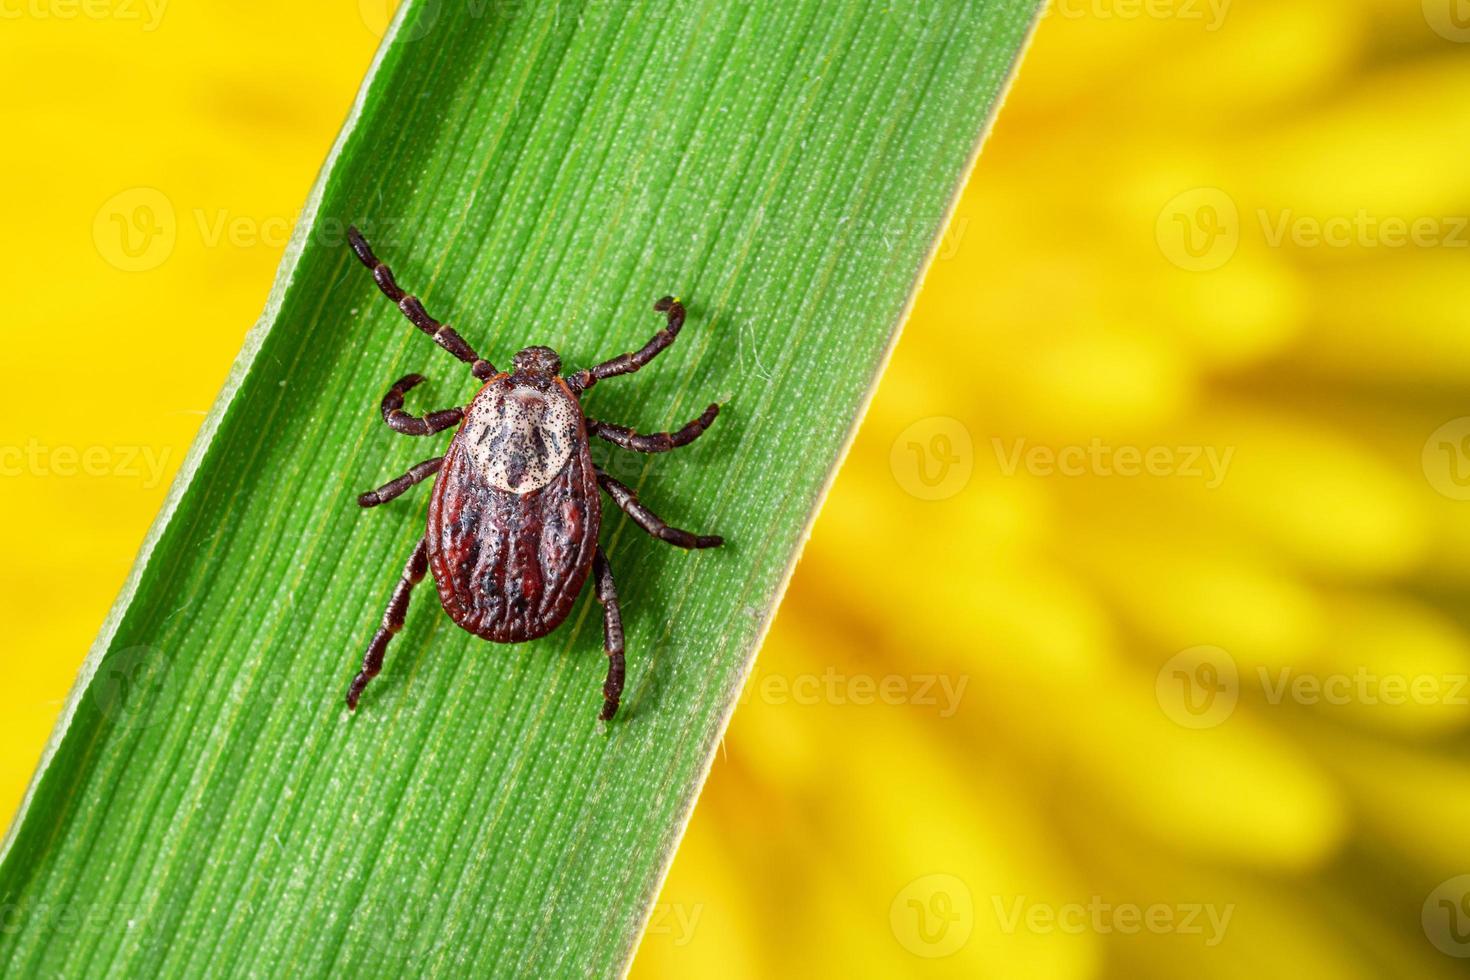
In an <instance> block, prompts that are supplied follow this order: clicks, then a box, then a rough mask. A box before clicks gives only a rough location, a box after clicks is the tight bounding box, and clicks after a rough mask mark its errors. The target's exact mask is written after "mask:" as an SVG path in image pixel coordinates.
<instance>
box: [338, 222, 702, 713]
mask: <svg viewBox="0 0 1470 980" xmlns="http://www.w3.org/2000/svg"><path fill="white" fill-rule="evenodd" d="M347 239H348V242H349V243H350V244H351V246H352V251H353V252H354V253H355V254H356V255H357V257H358V258H359V259H360V260H361V261H362V264H363V265H365V266H367V267H368V268H369V269H371V270H372V274H373V281H374V282H376V283H377V284H378V288H379V289H380V290H382V292H383V295H385V296H387V297H388V298H389V299H390V300H392V301H393V302H394V303H396V304H397V305H398V308H399V310H401V311H402V312H403V315H404V316H406V317H408V319H409V321H410V322H411V323H413V325H414V326H416V327H418V328H419V329H420V330H422V331H423V332H424V333H426V334H428V335H429V336H430V337H433V338H434V342H435V343H437V344H438V345H439V346H440V347H442V348H444V349H445V350H447V351H448V352H449V353H451V354H453V355H454V356H455V357H457V358H459V359H460V360H461V361H463V362H464V363H466V364H468V365H469V366H470V371H471V372H472V373H473V374H474V376H475V377H476V378H477V379H478V380H480V381H481V382H483V386H482V387H481V388H480V390H479V392H477V393H476V394H475V397H474V398H473V399H472V400H471V401H470V403H469V404H468V405H465V406H463V407H460V408H446V409H441V410H439V411H436V412H429V413H428V414H427V415H423V416H417V415H411V414H409V413H408V412H406V411H404V409H403V397H404V395H405V394H407V393H408V392H409V391H410V390H411V389H412V388H414V387H415V386H416V385H418V384H419V383H420V382H422V381H423V380H424V379H423V378H422V377H421V376H419V375H417V374H410V375H408V376H407V377H404V378H400V379H399V380H398V381H395V382H394V383H393V387H391V388H389V389H388V393H387V394H386V395H384V396H383V402H382V413H383V421H384V422H386V423H387V424H388V427H389V428H391V429H392V430H393V431H395V432H401V433H403V434H404V435H409V436H428V435H433V434H434V433H436V432H443V431H444V430H445V429H449V428H452V427H454V426H458V427H459V428H458V430H457V431H456V432H455V434H454V438H453V439H451V440H450V442H449V449H448V450H447V451H446V452H445V453H444V455H442V456H435V457H432V458H430V459H426V460H424V461H423V462H422V463H419V464H418V465H417V466H415V467H413V468H412V469H410V470H409V471H408V472H407V473H405V474H403V475H402V476H400V477H398V479H396V480H392V481H390V482H388V483H385V484H384V485H383V486H381V487H379V488H378V489H376V490H370V491H368V492H367V493H365V494H363V495H362V496H360V497H358V498H357V502H358V504H359V505H361V506H363V507H377V506H379V505H380V504H384V503H387V502H388V501H390V500H392V499H393V498H395V497H397V496H399V495H401V494H402V493H404V492H405V491H406V490H408V489H409V488H410V487H412V486H414V485H416V484H418V483H422V482H423V481H424V480H427V479H428V478H429V477H431V476H435V475H436V474H437V479H436V480H435V481H434V489H433V496H432V497H431V498H430V501H429V522H428V529H427V531H426V532H425V534H424V536H423V538H422V539H420V541H419V543H418V544H417V545H416V546H415V547H414V549H413V554H412V555H410V556H409V559H408V564H407V565H406V566H405V567H404V569H403V578H402V579H401V580H400V581H399V583H398V586H397V588H395V589H394V590H393V597H392V598H391V599H389V600H388V608H387V610H386V611H385V612H384V613H383V625H382V626H381V627H380V628H379V629H378V631H377V633H375V634H374V635H373V638H372V641H371V642H370V643H368V647H367V652H366V653H365V654H364V655H363V658H362V670H361V671H360V672H359V673H358V675H357V676H356V677H355V678H353V681H352V686H351V687H350V688H349V689H348V691H347V706H348V707H349V708H352V709H354V710H355V709H356V708H357V702H358V698H360V697H361V696H362V692H363V689H364V688H365V687H367V684H368V682H369V681H371V680H372V679H373V678H374V677H376V676H377V675H378V672H379V671H380V670H382V668H383V654H384V653H385V652H386V651H387V649H388V641H389V640H391V639H392V638H393V636H394V634H396V633H397V632H398V631H399V630H401V629H402V628H403V621H404V617H405V615H406V614H407V612H408V599H409V595H410V593H411V592H412V591H413V587H414V586H415V585H417V584H418V583H419V582H421V581H423V578H424V575H425V574H427V573H430V572H432V573H433V575H434V584H435V585H436V586H438V589H439V603H440V604H441V605H442V606H443V607H444V611H445V612H447V613H448V614H449V616H450V618H451V619H453V620H454V622H455V624H456V625H458V626H459V627H460V628H461V629H463V630H466V631H468V632H470V633H473V634H475V635H476V636H478V637H481V638H483V639H486V640H492V641H494V642H496V643H520V642H522V641H524V640H533V639H535V638H536V637H538V636H545V635H546V634H547V633H550V632H551V631H552V630H554V629H556V627H557V626H559V625H560V624H561V622H562V620H564V619H566V618H567V614H568V613H570V612H571V609H572V605H573V604H574V603H575V602H576V600H577V595H578V594H579V593H580V592H581V591H582V586H583V585H584V584H585V583H586V581H587V579H588V577H589V576H590V577H591V578H592V580H593V588H594V590H595V593H596V596H597V601H598V602H599V603H600V604H601V605H602V635H603V649H604V650H605V651H606V652H607V680H606V681H605V683H604V684H603V687H602V698H603V703H602V712H601V714H600V715H599V717H600V718H602V719H603V720H604V721H606V720H609V719H611V718H612V716H613V715H614V714H615V713H616V712H617V710H618V703H619V702H620V701H621V699H622V694H623V673H624V666H625V664H624V657H623V620H622V612H621V610H620V609H619V606H618V592H617V587H616V586H615V585H614V584H613V575H612V569H611V568H610V567H609V565H608V562H607V555H605V554H604V553H603V551H602V548H601V547H600V546H599V545H598V543H597V533H598V530H599V527H600V525H601V521H602V500H601V498H600V497H599V495H598V488H599V487H600V488H601V489H602V490H604V491H606V492H607V495H608V496H609V497H611V498H612V499H613V502H614V503H616V504H617V505H618V506H619V507H621V508H622V509H623V510H624V511H625V512H627V514H628V516H629V517H631V518H632V519H633V522H634V523H635V524H637V525H638V526H639V527H641V528H643V530H645V531H647V532H648V533H649V534H651V535H653V536H654V537H656V538H658V539H659V540H661V541H667V542H668V543H669V544H672V545H676V546H678V547H680V548H714V547H717V546H719V545H720V544H723V543H724V542H723V541H722V539H721V538H719V537H717V536H715V535H703V534H691V533H689V532H688V531H683V530H680V529H679V528H676V527H670V526H669V525H668V524H666V523H664V521H663V520H662V519H661V518H659V517H658V515H656V514H655V513H654V512H653V511H651V510H649V509H648V508H647V507H646V506H644V505H643V504H642V503H641V502H640V501H639V500H638V497H637V495H636V494H635V493H634V492H633V491H632V490H631V489H629V488H628V487H627V486H625V485H623V484H621V483H619V482H618V481H617V480H614V479H613V478H612V477H610V476H608V475H607V474H606V473H604V472H603V471H602V470H601V469H600V468H599V467H597V466H596V465H595V464H594V463H593V462H592V453H591V446H590V438H591V437H592V436H596V437H597V438H599V439H605V440H607V441H608V442H610V443H612V444H613V445H615V446H621V447H622V448H623V449H630V450H633V451H634V452H640V453H663V452H668V451H669V450H670V449H674V448H677V447H679V446H687V445H688V444H689V443H691V442H693V441H694V440H695V439H697V438H699V436H700V435H701V434H703V433H704V430H705V429H707V428H709V425H710V423H711V422H713V421H714V419H715V416H716V415H717V414H718V413H719V410H720V409H719V406H718V405H711V406H709V407H708V408H706V409H705V410H704V412H703V414H701V415H700V416H699V418H697V419H695V420H694V421H692V422H690V423H689V424H688V425H685V426H684V427H683V428H682V429H680V430H679V431H677V432H656V433H652V434H648V435H642V434H639V433H637V432H634V431H633V430H632V429H630V428H628V427H626V426H622V425H614V424H612V423H611V422H600V421H598V420H597V419H593V418H588V417H587V415H586V414H585V413H584V412H583V411H582V401H581V399H582V395H583V394H585V393H586V392H587V391H588V390H589V389H590V388H591V387H592V386H593V385H595V384H597V382H599V381H603V380H605V379H607V378H613V377H616V376H618V375H620V374H632V373H633V372H634V371H637V370H638V369H639V368H641V367H643V366H644V365H645V364H647V363H648V362H649V361H651V360H653V359H654V358H655V357H656V356H658V354H659V353H660V352H662V351H663V350H665V349H666V348H667V347H668V346H669V345H670V344H672V343H673V342H674V338H675V337H677V336H679V330H680V328H681V327H683V326H684V306H683V304H681V303H680V302H679V301H678V300H677V299H674V298H673V297H671V296H665V297H664V298H663V299H661V300H659V301H658V302H657V303H655V304H654V307H653V308H654V310H655V311H657V312H659V313H663V314H665V315H666V317H667V323H666V324H665V325H664V327H663V329H661V330H659V331H658V333H656V334H654V335H653V339H652V340H650V341H649V342H648V343H646V344H644V345H643V347H642V348H641V349H640V350H638V351H637V352H636V353H632V354H620V355H618V356H617V357H614V358H613V359H612V360H609V361H603V362H602V363H601V364H598V365H596V366H594V367H590V368H583V369H582V370H580V371H574V372H572V373H571V374H568V375H563V374H562V373H561V358H560V357H559V356H558V355H557V353H556V351H554V350H552V349H551V348H550V347H527V348H526V349H524V350H522V351H521V352H520V353H518V354H516V355H515V357H514V358H513V359H512V362H511V370H510V371H508V372H507V371H497V370H496V369H495V367H494V366H492V365H491V364H490V362H489V361H486V360H485V359H484V358H482V357H480V356H479V355H477V354H476V353H475V352H474V350H473V349H472V348H471V347H470V345H469V344H467V343H466V342H465V341H464V338H462V337H461V336H460V335H459V334H458V333H456V332H455V331H454V330H453V329H452V328H451V327H449V326H446V325H445V324H442V323H440V322H438V321H437V320H435V319H434V318H433V317H431V316H429V314H428V313H427V312H426V311H425V310H424V305H423V303H421V302H419V300H418V298H417V297H414V296H411V295H409V294H408V293H405V292H404V291H403V290H402V289H400V288H399V287H398V283H397V282H396V281H394V278H393V273H392V271H390V270H389V268H388V266H386V265H385V264H383V263H382V262H380V261H379V260H378V257H377V256H376V255H374V254H373V251H372V249H371V248H370V247H369V246H368V243H367V241H366V240H365V239H364V238H363V237H362V235H361V234H360V233H359V232H358V230H357V229H356V228H349V229H348V230H347Z"/></svg>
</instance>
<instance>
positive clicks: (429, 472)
mask: <svg viewBox="0 0 1470 980" xmlns="http://www.w3.org/2000/svg"><path fill="white" fill-rule="evenodd" d="M442 465H444V457H443V456H435V457H434V458H433V459H426V460H424V461H423V462H422V463H419V464H418V465H417V466H415V467H414V468H413V469H411V470H409V471H408V472H407V473H405V474H403V475H402V476H400V477H399V478H398V479H396V480H389V481H388V482H387V483H385V484H383V485H382V486H381V487H378V489H376V490H369V491H368V492H367V493H365V494H362V495H361V496H359V497H358V498H357V505H358V506H359V507H376V506H378V505H379V504H386V503H387V502H388V501H390V500H392V499H393V498H394V497H397V496H400V495H401V494H402V493H403V492H404V491H405V490H407V489H408V488H409V487H412V486H416V485H417V484H420V483H423V482H424V481H425V480H427V479H428V478H429V477H431V476H433V475H434V474H435V473H438V472H439V467H440V466H442Z"/></svg>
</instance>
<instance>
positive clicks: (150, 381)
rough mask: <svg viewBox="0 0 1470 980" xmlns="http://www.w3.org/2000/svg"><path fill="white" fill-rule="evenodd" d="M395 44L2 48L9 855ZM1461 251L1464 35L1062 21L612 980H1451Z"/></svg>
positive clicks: (16, 40)
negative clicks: (253, 330)
mask: <svg viewBox="0 0 1470 980" xmlns="http://www.w3.org/2000/svg"><path fill="white" fill-rule="evenodd" d="M386 14H387V4H386V3H385V2H384V0H377V2H371V0H362V2H360V3H359V2H352V0H337V2H333V3H328V4H307V5H301V4H287V3H284V2H279V0H269V2H257V3H254V4H249V5H242V4H226V3H223V2H219V0H210V2H206V0H193V2H189V3H172V2H169V0H152V2H151V3H150V2H143V0H138V2H136V3H134V2H128V3H123V2H121V0H102V2H99V3H97V4H92V5H81V4H74V3H62V2H59V0H35V2H29V0H28V2H27V3H24V4H7V5H4V6H0V17H3V20H4V22H3V24H0V79H3V83H4V84H3V89H4V91H6V92H8V93H10V97H9V98H8V99H7V120H6V122H7V126H6V129H7V146H8V152H7V153H6V154H4V157H3V160H0V174H3V175H4V177H5V178H6V179H5V181H4V184H5V187H6V188H7V191H8V194H7V204H6V207H5V209H4V215H5V221H4V230H5V234H4V236H3V238H0V262H3V268H4V272H5V282H6V289H5V307H6V309H5V322H6V324H7V325H6V327H5V328H4V330H5V334H4V336H5V352H6V353H5V359H4V361H5V370H4V372H3V380H4V387H5V397H6V405H7V407H6V410H5V411H4V412H0V476H3V477H4V479H0V527H3V530H0V540H3V541H4V543H5V551H6V561H5V562H4V563H3V566H0V621H3V622H4V623H5V631H6V638H5V641H4V642H3V643H0V678H3V680H0V719H3V721H0V725H3V731H0V811H3V812H4V813H7V814H8V813H11V812H13V810H14V807H15V805H16V804H17V803H18V801H19V799H20V796H21V794H22V792H23V790H24V787H25V784H26V782H27V780H28V779H29V777H30V773H31V770H32V768H33V766H34V765H35V761H36V759H37V757H38V756H39V754H40V751H41V748H42V745H43V744H44V742H45V739H46V737H47V735H48V733H49V731H50V728H51V725H52V723H53V721H54V718H55V716H56V714H57V711H58V709H59V708H60V705H61V703H62V700H63V698H64V697H65V694H66V692H67V690H68V688H69V686H70V683H71V680H72V677H73V675H74V673H75V671H76V669H77V667H78V665H79V664H80V662H81V660H82V657H83V654H84V652H85V651H86V649H87V646H88V644H89V642H90V640H91V638H92V636H93V634H94V632H95V631H96V629H97V627H98V625H99V624H100V622H101V621H102V619H103V617H104V615H105V613H106V611H107V609H108V607H109V606H110V604H111V602H112V599H113V597H114V595H115V593H116V591H117V589H118V587H119V586H120V585H121V583H122V581H123V579H124V577H125V575H126V572H127V570H128V568H129V566H130V564H131V561H132V558H133V554H134V552H135V549H136V548H137V545H138V544H139V542H140V541H141V540H142V537H143V535H144V532H145V530H146V528H147V525H148V523H149V521H150V520H151V519H152V517H153V515H154V513H155V512H156V510H157V508H158V506H159V504H160V502H161V501H162V498H163V495H164V493H165V490H166V488H167V485H168V480H169V479H170V478H171V477H172V475H173V473H174V471H175V469H176V468H177V466H178V465H179V463H180V462H181V461H182V459H183V455H184V452H185V450H186V447H187V446H188V443H189V441H190V439H191V437H192V436H193V433H194V431H195V429H196V428H197V426H198V424H199V422H200V420H201V418H202V417H203V414H204V412H205V410H206V409H207V408H208V407H209V405H210V404H211V402H212V400H213V398H214V395H215V393H216V392H217V390H218V388H219V386H220V384H221V383H222V381H223V379H224V376H225V374H226V371H227V369H228V367H229V365H230V363H231V361H232V359H233V357H234V355H235V353H236V351H237V350H238V348H239V345H240V342H241V339H242V337H243V335H244V333H245V331H246V330H247V328H248V327H249V326H250V325H251V323H252V322H253V321H254V319H255V317H256V315H257V314H258V312H259V310H260V308H261V305H262V303H263V301H264V299H265V295H266V292H267V289H268V287H269V285H270V282H271V278H272V275H273V273H274V269H275V266H276V263H277V261H278V259H279V256H280V254H281V251H282V249H283V247H284V245H285V240H286V237H287V235H288V233H289V230H290V227H291V225H292V222H293V220H294V216H295V211H296V209H297V208H298V207H299V205H300V202H301V201H302V199H303V198H304V196H305V194H306V191H307V189H308V187H309V186H310V184H311V181H312V179H313V177H314V175H315V172H316V168H317V166H318V164H319V163H320V161H321V159H322V158H323V156H324V154H325V152H326V150H327V148H328V146H329V145H330V142H331V140H332V139H333V137H334V135H335V133H336V130H337V127H338V125H339V123H340V122H341V120H342V118H343V116H344V114H345V112H346V109H347V106H348V104H349V102H350V100H351V98H352V96H353V93H354V92H355V90H356V87H357V83H358V80H359V79H360V77H361V75H362V73H363V71H364V70H365V68H366V66H367V64H368V61H369V59H370V57H371V55H372V52H373V50H374V47H375V45H376V43H377V41H378V32H379V31H381V29H382V26H383V24H384V23H386ZM119 202H122V203H119ZM139 204H142V205H144V207H142V208H139V207H138V205H139ZM123 214H127V215H129V216H132V217H134V218H136V220H135V221H134V222H133V223H132V225H128V224H126V223H125V224H123V225H121V226H119V225H118V224H117V222H118V221H119V220H121V219H120V216H121V215H123ZM1467 215H1470V8H1467V5H1466V4H1465V3H1464V0H1423V2H1422V4H1421V3H1414V2H1413V0H1355V2H1348V3H1330V2H1327V0H1272V2H1269V3H1267V2H1263V0H1256V2H1254V3H1243V2H1242V3H1235V2H1231V0H1146V2H1145V0H1059V2H1057V3H1055V4H1054V5H1053V7H1052V9H1051V10H1050V12H1049V14H1048V16H1047V18H1046V19H1045V20H1044V22H1043V24H1042V27H1041V29H1040V32H1039V34H1038V37H1037V40H1036V43H1035V46H1034V48H1033V50H1032V52H1031V54H1030V56H1029V58H1028V60H1027V62H1026V64H1025V66H1024V68H1023V70H1022V72H1021V75H1020V78H1019V81H1018V83H1017V86H1016V88H1015V90H1014V91H1013V93H1012V96H1011V99H1010V101H1009V103H1008V105H1007V106H1006V109H1005V111H1004V112H1003V113H1002V115H1001V119H1000V122H999V125H998V127H997V129H996V131H995V133H994V135H993V137H992V139H991V142H990V144H989V146H988V148H987V151H986V153H985V155H984V156H983V157H982V160H981V163H980V165H979V167H978V169H977V171H976V173H975V176H974V179H973V181H972V184H971V187H970V189H969V191H968V193H967V195H966V196H965V198H964V200H963V201H962V203H961V205H960V208H959V211H958V213H957V215H956V217H955V220H954V222H953V223H952V225H951V227H950V229H949V231H948V234H947V235H946V238H945V241H944V243H943V246H942V249H941V252H940V256H939V259H938V260H937V262H936V263H935V265H934V267H933V269H932V270H931V272H930V275H929V277H928V280H927V283H926V285H925V288H924V291H923V293H922V295H921V297H920V301H919V304H918V307H917V310H916V312H915V314H914V316H913V318H912V320H911V321H910V323H909V325H908V328H907V332H906V334H905V337H904V340H903V342H902V343H901V344H900V346H899V348H898V352H897V355H896V357H895V359H894V361H893V364H892V367H891V369H890V370H889V372H888V374H887V376H886V378H885V380H884V382H883V385H882V387H881V389H880V391H879V393H878V396H877V399H876V401H875V403H874V405H873V408H872V412H871V414H870V416H869V417H868V419H867V421H866V423H865V425H864V428H863V431H862V434H861V436H860V437H859V439H858V441H857V444H856V446H855V447H854V449H853V452H852V455H851V456H850V458H849V459H848V461H847V464H846V468H845V469H844V470H843V473H842V476H841V478H840V479H839V480H838V481H837V484H836V486H835V488H834V489H833V492H832V495H831V498H830V499H829V501H828V504H827V506H826V508H825V510H824V512H823V514H822V516H821V519H820V520H819V522H818V524H817V528H816V532H815V535H814V538H813V540H812V542H811V545H810V547H809V548H808V550H807V553H806V557H805V559H804V560H803V562H802V564H801V566H800V568H799V570H798V572H797V575H796V578H795V581H794V582H793V584H792V587H791V591H790V594H789V596H788V598H787V601H786V603H785V605H784V606H783V608H782V611H781V614H780V617H779V619H778V622H777V625H776V628H775V631H774V633H773V634H772V636H771V638H770V640H769V642H768V643H767V645H766V647H765V649H764V650H763V651H762V653H761V655H760V659H759V662H758V666H757V674H756V676H755V678H754V679H753V681H752V683H751V685H750V687H749V689H748V690H747V692H746V695H745V698H744V702H743V704H742V706H741V708H740V710H739V711H738V712H737V714H736V718H735V722H734V726H733V728H732V729H731V732H730V735H729V737H728V739H727V745H726V748H725V751H724V752H723V753H722V755H721V756H720V758H719V759H718V760H717V762H716V765H715V769H714V773H713V776H712V778H711V780H710V783H709V786H708V788H707V791H706V793H705V795H704V797H703V799H702V800H701V803H700V805H699V808H698V810H697V813H696V816H695V819H694V822H693V824H692V826H691V828H690V831H689V835H688V837H687V839H686V841H685V843H684V845H683V847H682V849H681V850H680V852H679V856H678V858H677V860H676V862H675V865H674V868H673V870H672V873H671V875H670V877H669V880H668V882H667V883H666V886H665V888H664V893H663V895H662V897H661V898H660V902H659V905H658V907H657V908H656V909H655V913H654V917H653V919H652V921H651V923H650V927H649V931H648V934H647V935H646V937H645V939H644V942H643V947H642V951H641V952H640V955H639V958H638V960H637V962H636V964H635V967H634V971H633V972H634V974H635V975H636V976H638V977H656V976H671V977H687V976H705V975H708V976H754V975H818V976H822V975H849V976H850V975H864V976H879V975H881V976H888V975H918V976H929V975H933V976H985V977H1006V978H1012V977H1058V978H1072V977H1100V976H1110V977H1135V976H1151V977H1178V976H1203V977H1234V976H1249V977H1252V978H1259V977H1278V976H1279V977H1293V978H1299V977H1303V976H1332V977H1358V976H1362V977H1371V976H1431V977H1432V976H1444V977H1450V976H1462V975H1463V971H1464V968H1465V965H1466V964H1465V959H1464V958H1465V957H1470V740H1467V738H1466V730H1467V722H1470V684H1467V677H1470V641H1467V626H1470V623H1467V608H1466V604H1465V602H1464V599H1465V596H1466V584H1467V579H1470V519H1467V518H1470V503H1467V501H1470V227H1467V224H1470V222H1467V218H1466V216H1467Z"/></svg>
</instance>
